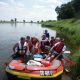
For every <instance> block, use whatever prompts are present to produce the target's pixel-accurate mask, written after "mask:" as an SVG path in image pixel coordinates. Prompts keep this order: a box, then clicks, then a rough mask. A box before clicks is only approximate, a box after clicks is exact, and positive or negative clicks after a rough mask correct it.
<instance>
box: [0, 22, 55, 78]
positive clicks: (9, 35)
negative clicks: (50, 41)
mask: <svg viewBox="0 0 80 80" xmlns="http://www.w3.org/2000/svg"><path fill="white" fill-rule="evenodd" d="M45 29H47V30H48V32H49V33H50V36H54V37H55V36H56V31H52V30H50V29H48V28H42V27H41V24H34V23H16V24H10V23H4V24H2V23H0V80H6V75H5V73H4V70H5V62H6V61H8V60H9V58H10V56H11V55H12V54H13V51H12V47H13V45H14V44H15V43H16V42H18V41H19V39H20V37H26V36H28V35H29V36H31V37H33V36H35V37H37V38H39V39H41V36H42V34H43V32H44V30H45Z"/></svg>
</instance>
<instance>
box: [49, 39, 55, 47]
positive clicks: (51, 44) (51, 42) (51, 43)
mask: <svg viewBox="0 0 80 80" xmlns="http://www.w3.org/2000/svg"><path fill="white" fill-rule="evenodd" d="M54 43H55V39H53V40H51V41H50V46H51V47H52V46H53V45H54Z"/></svg>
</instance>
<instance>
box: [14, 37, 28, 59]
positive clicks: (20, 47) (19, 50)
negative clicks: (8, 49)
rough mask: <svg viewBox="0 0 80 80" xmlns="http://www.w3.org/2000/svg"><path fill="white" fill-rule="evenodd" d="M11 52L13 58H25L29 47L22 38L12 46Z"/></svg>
mask: <svg viewBox="0 0 80 80" xmlns="http://www.w3.org/2000/svg"><path fill="white" fill-rule="evenodd" d="M13 52H14V54H13V55H12V57H13V58H19V57H21V58H23V59H24V58H25V56H26V52H29V47H28V43H27V42H26V41H25V38H24V37H21V38H20V41H19V42H18V43H16V44H15V45H14V46H13Z"/></svg>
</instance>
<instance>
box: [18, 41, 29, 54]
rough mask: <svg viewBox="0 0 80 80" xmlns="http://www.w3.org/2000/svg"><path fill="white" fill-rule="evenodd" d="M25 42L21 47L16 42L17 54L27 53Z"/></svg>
mask: <svg viewBox="0 0 80 80" xmlns="http://www.w3.org/2000/svg"><path fill="white" fill-rule="evenodd" d="M27 46H28V44H27V42H24V44H23V45H21V43H20V41H19V42H18V47H17V52H18V53H20V54H24V53H26V51H27Z"/></svg>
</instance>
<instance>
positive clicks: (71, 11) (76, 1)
mask: <svg viewBox="0 0 80 80" xmlns="http://www.w3.org/2000/svg"><path fill="white" fill-rule="evenodd" d="M55 11H56V13H57V15H58V16H57V19H58V20H62V19H69V18H74V17H77V16H79V13H80V0H72V1H71V2H68V3H67V4H62V5H61V6H60V7H59V6H57V7H56V9H55ZM79 18H80V17H79Z"/></svg>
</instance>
